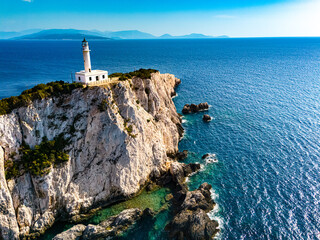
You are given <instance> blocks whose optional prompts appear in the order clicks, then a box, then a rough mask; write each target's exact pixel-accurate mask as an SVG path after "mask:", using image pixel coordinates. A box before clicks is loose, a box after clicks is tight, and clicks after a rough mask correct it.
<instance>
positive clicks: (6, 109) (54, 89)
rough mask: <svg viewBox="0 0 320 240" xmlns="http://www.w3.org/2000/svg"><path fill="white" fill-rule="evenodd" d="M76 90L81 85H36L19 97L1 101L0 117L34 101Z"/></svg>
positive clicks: (60, 83) (59, 83)
mask: <svg viewBox="0 0 320 240" xmlns="http://www.w3.org/2000/svg"><path fill="white" fill-rule="evenodd" d="M76 88H83V85H82V84H81V83H66V82H64V81H56V82H50V83H47V84H39V85H36V86H35V87H33V88H31V89H28V90H25V91H23V92H22V93H21V95H20V96H14V97H9V98H4V99H1V100H0V115H4V114H9V113H11V112H12V111H13V110H14V109H16V108H19V107H25V106H28V105H29V104H30V103H31V102H32V101H34V100H38V99H44V98H47V97H59V96H61V95H63V94H70V93H71V92H72V90H74V89H76Z"/></svg>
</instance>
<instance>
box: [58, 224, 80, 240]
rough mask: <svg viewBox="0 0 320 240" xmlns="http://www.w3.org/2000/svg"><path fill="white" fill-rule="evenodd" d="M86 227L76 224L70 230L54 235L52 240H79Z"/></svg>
mask: <svg viewBox="0 0 320 240" xmlns="http://www.w3.org/2000/svg"><path fill="white" fill-rule="evenodd" d="M85 228H86V226H85V225H83V224H78V225H75V226H73V227H72V228H70V229H68V230H66V231H64V232H62V233H60V234H58V235H56V236H55V237H54V238H53V239H52V240H79V239H80V237H81V236H82V233H83V231H84V230H85Z"/></svg>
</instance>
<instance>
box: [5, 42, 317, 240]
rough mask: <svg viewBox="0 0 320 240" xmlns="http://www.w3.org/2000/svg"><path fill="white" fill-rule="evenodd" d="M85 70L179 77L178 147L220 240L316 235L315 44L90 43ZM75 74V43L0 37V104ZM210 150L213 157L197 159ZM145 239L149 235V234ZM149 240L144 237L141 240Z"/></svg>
mask: <svg viewBox="0 0 320 240" xmlns="http://www.w3.org/2000/svg"><path fill="white" fill-rule="evenodd" d="M89 44H90V48H91V50H92V51H91V61H92V67H93V68H97V69H106V70H108V71H109V72H110V73H113V72H127V71H132V70H134V69H139V68H154V69H158V70H160V72H162V73H166V72H168V73H173V74H175V75H176V76H177V77H178V78H181V80H182V84H181V85H180V86H179V87H178V88H177V93H178V96H177V97H176V98H175V99H174V102H175V104H176V107H177V110H178V112H181V110H182V107H183V105H184V104H186V103H200V102H205V101H206V102H208V103H209V104H210V106H211V108H210V110H209V114H210V115H211V116H212V117H213V120H212V121H211V122H210V123H204V122H203V121H202V115H203V113H198V114H192V115H188V116H185V117H184V123H183V126H184V128H185V129H186V133H185V136H184V138H183V140H182V141H181V142H180V147H179V148H180V150H184V149H187V150H189V152H190V154H189V157H188V159H187V160H186V162H199V163H201V164H202V170H201V171H200V172H199V173H197V174H195V175H193V176H192V177H190V178H189V186H190V188H191V189H194V188H197V187H198V186H199V185H200V184H201V183H202V182H205V181H206V182H208V183H210V184H212V185H213V195H214V197H215V200H216V202H217V207H216V209H215V211H214V213H212V214H213V215H214V218H215V219H217V220H219V223H220V225H221V233H220V235H219V238H221V239H320V171H319V170H320V38H260V39H255V38H251V39H204V40H123V41H92V42H89ZM82 68H83V62H82V52H81V42H77V41H0V76H1V80H0V98H4V97H9V96H11V95H18V94H19V93H20V92H21V91H22V90H25V89H27V88H30V87H32V86H34V85H36V84H38V83H43V82H49V81H55V80H65V81H70V79H71V73H74V72H76V71H78V70H81V69H82ZM205 153H211V154H215V158H216V161H213V162H206V161H205V160H202V159H201V156H202V155H203V154H205ZM149 236H150V235H149ZM149 238H150V237H149Z"/></svg>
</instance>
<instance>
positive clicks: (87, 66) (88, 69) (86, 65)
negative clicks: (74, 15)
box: [82, 39, 91, 72]
mask: <svg viewBox="0 0 320 240" xmlns="http://www.w3.org/2000/svg"><path fill="white" fill-rule="evenodd" d="M82 52H83V61H84V71H85V72H91V59H90V49H89V43H88V42H87V41H86V39H83V41H82Z"/></svg>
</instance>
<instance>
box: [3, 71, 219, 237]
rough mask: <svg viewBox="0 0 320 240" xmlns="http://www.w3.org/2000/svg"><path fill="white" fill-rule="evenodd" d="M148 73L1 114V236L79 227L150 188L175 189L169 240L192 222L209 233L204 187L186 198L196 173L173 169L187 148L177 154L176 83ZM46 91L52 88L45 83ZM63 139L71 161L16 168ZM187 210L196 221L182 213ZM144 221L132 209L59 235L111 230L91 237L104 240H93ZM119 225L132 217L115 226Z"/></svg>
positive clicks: (180, 167) (211, 223) (185, 167)
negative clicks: (62, 223) (60, 225)
mask: <svg viewBox="0 0 320 240" xmlns="http://www.w3.org/2000/svg"><path fill="white" fill-rule="evenodd" d="M150 76H151V77H150V78H149V79H141V78H138V77H133V78H132V79H128V80H126V81H122V82H118V83H116V84H111V85H108V86H104V87H90V88H84V89H81V88H76V89H74V90H70V91H69V92H70V93H69V92H68V94H65V93H63V92H62V95H57V94H56V95H53V96H51V95H50V94H51V93H50V94H49V93H43V92H39V93H37V92H36V94H38V95H37V98H36V100H32V102H30V103H28V104H27V105H26V106H19V105H18V107H17V108H12V110H10V113H7V114H4V115H0V208H1V213H0V239H4V240H7V239H8V240H9V239H10V240H11V239H26V238H29V239H31V238H37V237H39V236H40V235H41V234H43V233H45V231H46V230H47V229H48V228H50V227H51V226H52V225H53V224H54V223H55V222H56V221H58V220H59V219H62V220H68V221H70V220H71V221H73V222H77V221H80V220H81V219H82V218H83V217H85V216H86V214H87V213H88V212H90V211H92V209H95V208H97V207H99V206H108V205H110V204H113V203H115V202H119V201H123V200H126V199H130V198H132V197H134V196H135V195H137V194H138V193H139V192H140V191H141V189H143V188H144V187H145V186H147V188H152V186H151V185H154V184H156V185H159V186H169V185H170V187H171V188H172V189H173V190H174V191H173V196H172V197H173V198H172V202H173V205H174V206H175V207H174V209H175V215H176V217H175V218H174V220H173V222H172V223H170V224H169V225H168V227H167V229H168V231H169V232H170V236H171V237H172V238H173V239H175V238H177V239H179V238H180V237H181V234H182V233H183V232H185V233H186V231H185V229H186V226H188V225H190V224H193V223H192V221H200V220H201V222H202V224H201V225H202V226H206V227H205V228H201V227H202V226H201V227H200V226H199V228H197V229H193V230H192V229H191V230H190V232H188V234H187V235H189V234H190V237H191V236H193V237H196V236H197V235H198V236H199V239H210V238H211V237H212V236H213V235H214V233H215V232H216V231H217V224H216V223H215V222H214V221H211V220H210V219H209V218H208V217H206V216H207V215H206V214H205V213H206V212H208V211H210V209H212V207H213V205H214V202H213V201H212V200H210V199H209V198H208V196H209V195H208V189H209V188H210V187H209V186H207V185H205V186H202V187H201V189H200V188H199V189H198V190H197V191H198V192H189V191H188V188H187V186H186V184H185V183H184V179H185V177H186V176H188V175H189V174H190V173H192V172H194V171H196V170H198V168H199V166H198V165H197V164H189V165H186V164H183V163H179V162H177V160H178V159H180V160H182V159H184V158H186V156H187V152H185V151H184V152H182V153H179V152H178V143H179V141H180V139H181V137H182V136H183V127H182V125H181V117H180V116H179V114H178V113H177V111H176V108H175V106H174V103H173V102H172V99H171V98H172V96H174V95H175V90H174V88H175V87H176V86H178V85H179V84H180V79H177V78H175V77H174V76H173V75H171V74H160V73H159V72H157V73H152V74H151V75H150ZM64 86H65V85H64ZM66 87H68V86H67V85H66ZM46 88H47V89H48V91H52V89H51V87H50V86H48V87H46ZM35 91H38V90H37V88H35ZM42 97H43V98H42ZM39 98H40V99H39ZM16 99H19V98H18V97H16ZM6 101H7V102H9V103H10V101H9V100H6ZM61 136H62V137H63V139H64V140H65V142H66V144H65V145H63V146H62V149H63V152H61V154H64V155H63V156H64V157H66V156H68V159H65V160H64V162H63V163H59V164H56V163H54V164H48V161H47V162H38V163H37V162H36V163H32V162H30V163H28V164H29V165H26V163H21V162H22V161H23V159H27V158H23V156H24V155H23V154H25V153H28V154H30V153H32V149H33V148H34V147H36V146H37V148H38V149H41V147H40V146H45V145H43V144H53V143H54V140H56V139H61ZM44 139H47V140H45V142H44ZM22 146H23V147H24V148H25V149H27V150H24V152H25V153H23V152H21V150H20V149H21V147H22ZM25 146H28V147H30V149H29V150H28V148H26V147H25ZM34 154H36V153H34ZM59 154H60V152H59ZM35 156H38V155H35ZM59 156H60V155H59ZM50 158H51V157H50ZM37 161H38V160H37ZM39 161H42V160H41V159H40V160H39ZM32 164H42V165H43V166H45V171H43V172H41V171H40V173H41V174H40V175H39V173H38V172H37V171H34V170H33V165H32ZM45 164H46V165H45ZM22 166H28V167H29V169H31V170H32V171H30V170H29V171H28V170H26V169H22V168H21V167H22ZM35 166H36V165H35ZM40 169H41V168H40ZM9 170H10V175H8V171H9ZM8 176H10V178H6V177H8ZM150 184H151V185H150ZM190 194H191V195H190ZM197 196H199V197H200V198H198V197H197ZM201 196H202V197H201ZM199 199H200V200H199ZM198 200H199V201H198ZM205 202H207V204H204V203H205ZM191 203H192V205H193V206H192V207H191V205H190V204H191ZM205 205H206V206H207V207H206V208H205V207H204V206H205ZM180 206H185V208H181V207H180ZM190 211H191V212H193V213H194V214H191V215H190V214H189V215H188V214H187V213H189V212H190ZM132 214H133V215H132ZM146 214H147V213H146V212H143V211H141V210H139V209H135V210H130V211H129V212H128V211H127V212H124V213H123V214H122V215H118V218H117V217H114V218H111V219H110V220H106V222H103V223H101V224H103V225H97V226H96V227H95V226H90V229H91V230H90V231H89V229H87V228H88V226H85V225H83V226H82V225H79V226H78V227H75V228H73V229H72V230H70V231H69V232H67V233H63V234H68V235H70V236H76V235H77V236H76V237H75V238H73V237H70V239H79V236H80V235H79V234H80V232H81V236H82V235H83V234H84V233H85V234H86V235H85V236H89V235H88V234H89V232H90V234H93V233H94V232H95V231H96V230H94V231H93V230H92V229H95V228H97V229H100V230H101V231H102V229H101V228H105V230H107V232H103V231H102V232H103V233H102V232H101V231H100V230H99V231H98V230H97V232H99V234H102V235H101V236H100V235H97V236H100V237H101V238H104V236H105V235H104V234H106V235H108V234H111V235H112V234H113V233H112V232H113V231H114V232H117V233H118V232H121V231H124V230H125V229H127V227H128V226H129V225H130V224H131V222H135V221H136V220H137V219H139V218H142V217H143V216H145V215H146ZM149 214H151V212H149ZM132 216H134V217H132ZM190 216H196V217H195V218H191V217H190ZM112 219H113V220H112ZM121 219H122V220H124V219H127V220H128V219H135V220H134V221H131V220H130V221H129V220H128V221H127V220H125V221H124V222H125V224H120V222H121V221H120V220H121ZM111 220H112V221H113V222H112V221H111ZM126 221H127V222H126ZM203 223H204V225H203ZM131 225H132V224H131ZM172 226H174V227H172ZM86 229H87V231H85V230H86ZM179 229H180V230H179ZM92 231H93V232H92ZM97 234H98V233H97ZM78 235H79V236H78ZM111 235H110V236H111ZM97 236H96V237H97ZM57 237H58V236H57ZM184 237H185V238H187V239H191V238H189V237H188V236H186V235H184ZM203 237H204V238H203ZM83 239H87V238H86V237H83ZM193 239H197V237H196V238H193Z"/></svg>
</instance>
